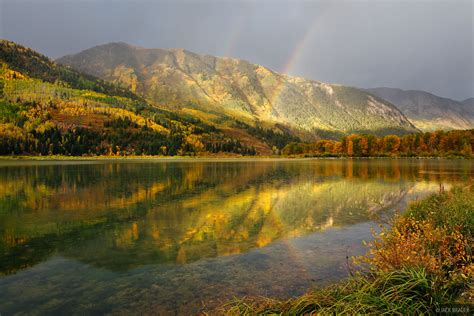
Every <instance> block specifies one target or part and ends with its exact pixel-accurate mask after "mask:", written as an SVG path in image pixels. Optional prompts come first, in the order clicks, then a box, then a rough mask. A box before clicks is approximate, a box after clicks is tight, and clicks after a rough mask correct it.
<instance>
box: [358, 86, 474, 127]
mask: <svg viewBox="0 0 474 316" xmlns="http://www.w3.org/2000/svg"><path fill="white" fill-rule="evenodd" d="M367 91H369V92H370V93H372V94H374V95H376V96H378V97H380V98H383V99H385V100H387V101H388V102H391V103H393V104H395V105H396V106H397V107H398V108H399V109H400V110H401V111H402V112H403V113H404V114H405V115H406V116H407V117H408V119H409V120H410V121H411V122H412V123H413V124H415V126H416V127H418V128H419V129H421V130H423V131H434V130H439V129H441V130H450V129H470V128H473V127H474V102H473V101H474V99H467V100H465V101H463V102H459V101H455V100H451V99H447V98H442V97H439V96H436V95H434V94H431V93H428V92H425V91H418V90H401V89H394V88H385V87H384V88H372V89H367Z"/></svg>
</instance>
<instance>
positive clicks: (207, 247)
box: [0, 159, 474, 315]
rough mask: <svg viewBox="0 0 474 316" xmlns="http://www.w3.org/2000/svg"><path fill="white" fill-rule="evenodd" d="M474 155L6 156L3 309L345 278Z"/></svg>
mask: <svg viewBox="0 0 474 316" xmlns="http://www.w3.org/2000/svg"><path fill="white" fill-rule="evenodd" d="M473 179H474V162H473V161H469V160H408V159H407V160H404V159H403V160H402V159H401V160H388V159H387V160H386V159H381V160H245V161H242V160H220V161H217V160H114V161H107V160H100V161H77V162H76V161H73V162H71V161H68V162H60V161H0V238H1V240H0V314H2V315H10V314H15V313H28V314H52V313H62V314H103V313H123V314H129V313H138V314H143V313H145V314H147V313H148V314H157V313H161V314H166V313H170V314H174V313H179V314H189V313H196V312H199V311H200V310H202V309H206V308H212V307H214V306H216V305H217V304H219V303H220V302H221V301H225V300H227V299H229V298H232V297H233V296H247V295H267V296H274V297H281V298H286V297H291V296H293V295H299V294H302V293H303V292H304V291H305V290H307V289H308V288H309V287H315V286H320V285H323V284H326V283H328V282H332V281H335V280H338V279H341V278H344V277H347V269H346V256H352V255H358V254H362V253H364V251H365V249H364V247H363V246H362V241H363V240H369V239H370V238H371V233H370V230H371V228H373V227H376V226H377V225H376V223H375V221H376V220H378V219H380V218H387V217H390V216H391V215H392V214H393V212H394V210H396V209H403V208H404V207H405V206H406V204H407V202H408V201H411V200H413V199H419V198H422V197H423V196H425V195H426V194H429V193H431V192H436V191H438V190H439V186H440V184H442V185H443V186H444V187H445V188H446V189H449V187H451V186H452V185H456V184H462V183H467V182H472V180H473Z"/></svg>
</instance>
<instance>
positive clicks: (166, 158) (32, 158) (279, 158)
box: [0, 155, 474, 161]
mask: <svg viewBox="0 0 474 316" xmlns="http://www.w3.org/2000/svg"><path fill="white" fill-rule="evenodd" d="M377 159H380V160H474V158H466V157H436V156H427V157H379V156H374V157H318V156H315V157H305V156H225V155H222V156H56V155H53V156H0V161H103V160H112V161H118V160H150V161H151V160H163V161H174V160H176V161H178V160H196V161H199V160H216V161H218V160H226V161H249V160H252V161H253V160H276V161H285V160H377Z"/></svg>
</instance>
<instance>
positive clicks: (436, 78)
mask: <svg viewBox="0 0 474 316" xmlns="http://www.w3.org/2000/svg"><path fill="white" fill-rule="evenodd" d="M0 18H1V19H0V37H1V38H4V39H8V40H12V41H15V42H18V43H20V44H23V45H26V46H29V47H31V48H32V49H35V50H37V51H39V52H41V53H43V54H45V55H47V56H49V57H52V58H58V57H61V56H63V55H66V54H73V53H77V52H79V51H81V50H84V49H87V48H90V47H93V46H96V45H100V44H105V43H109V42H126V43H129V44H134V45H138V46H143V47H148V48H185V49H187V50H190V51H193V52H196V53H202V54H210V55H217V56H229V57H235V58H241V59H245V60H248V61H250V62H252V63H256V64H261V65H264V66H266V67H269V68H271V69H273V70H276V71H279V72H284V73H288V74H290V75H296V76H302V77H306V78H310V79H315V80H320V81H324V82H329V83H339V84H345V85H351V86H356V87H361V88H372V87H380V86H386V87H394V88H401V89H417V90H425V91H428V92H431V93H434V94H437V95H440V96H444V97H449V98H453V99H457V100H462V99H466V98H469V97H474V0H467V1H466V0H444V1H427V0H423V1H421V0H370V1H368V0H365V1H364V0H353V1H343V0H341V1H334V0H333V1H316V0H315V1H298V0H285V1H282V0H253V1H252V0H246V1H237V0H234V1H232V0H220V1H219V0H195V1H192V0H174V1H171V0H167V1H151V0H0Z"/></svg>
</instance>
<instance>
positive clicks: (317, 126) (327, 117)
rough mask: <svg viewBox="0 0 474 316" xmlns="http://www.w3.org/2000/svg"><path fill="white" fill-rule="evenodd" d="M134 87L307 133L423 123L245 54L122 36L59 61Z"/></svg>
mask: <svg viewBox="0 0 474 316" xmlns="http://www.w3.org/2000/svg"><path fill="white" fill-rule="evenodd" d="M57 62H58V63H60V64H64V65H67V66H70V67H72V68H74V69H77V70H79V71H81V72H85V73H87V74H91V75H94V76H97V77H99V78H101V79H103V80H106V81H110V82H113V83H116V84H120V85H122V87H126V88H129V89H131V91H132V92H134V93H137V94H138V95H141V96H143V97H144V98H146V99H147V100H149V101H151V102H154V103H155V104H157V105H160V106H165V107H167V108H169V109H173V110H179V111H184V112H187V113H193V114H194V115H197V116H198V117H199V118H201V119H202V118H204V117H206V116H209V114H211V116H212V115H215V117H213V118H209V119H210V120H211V121H219V120H221V121H222V118H223V117H224V118H227V119H230V121H232V120H240V121H243V122H245V123H248V124H251V125H255V124H261V125H263V126H265V127H268V128H277V129H278V127H276V126H278V125H279V126H285V128H287V129H289V130H291V131H292V133H293V134H295V135H298V136H303V137H309V138H313V139H314V138H315V137H327V136H333V137H334V136H341V135H345V134H350V133H355V132H371V133H375V134H391V133H397V134H404V133H410V132H416V131H417V129H416V128H415V127H414V126H413V124H411V122H409V121H408V119H407V118H406V117H405V116H404V114H403V113H402V112H401V111H399V109H398V108H396V107H395V106H394V105H392V104H391V103H389V102H386V101H384V100H382V99H380V98H378V97H377V96H373V95H371V94H369V93H367V92H365V91H364V90H361V89H358V88H355V87H345V86H342V85H336V84H326V83H323V82H320V81H316V80H309V79H305V78H301V77H292V76H289V75H285V74H280V73H278V72H276V71H273V70H271V69H269V68H266V67H264V66H261V65H257V64H253V63H250V62H248V61H245V60H241V59H236V58H230V57H216V56H212V55H201V54H196V53H193V52H190V51H188V50H184V49H176V48H174V49H160V48H154V49H148V48H141V47H137V46H133V45H129V44H126V43H123V42H119V43H109V44H104V45H99V46H95V47H93V48H90V49H87V50H84V51H82V52H80V53H78V54H75V55H67V56H65V57H62V58H60V59H58V60H57Z"/></svg>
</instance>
